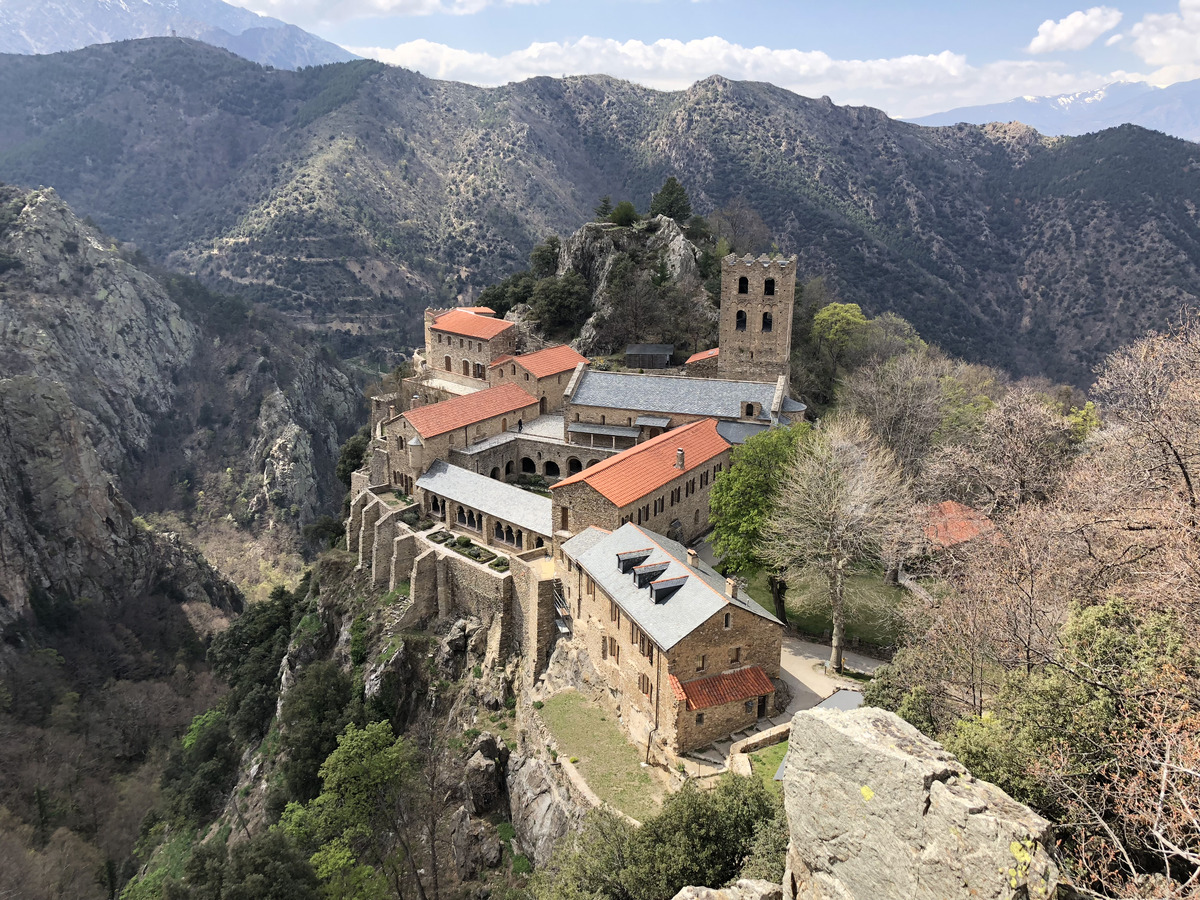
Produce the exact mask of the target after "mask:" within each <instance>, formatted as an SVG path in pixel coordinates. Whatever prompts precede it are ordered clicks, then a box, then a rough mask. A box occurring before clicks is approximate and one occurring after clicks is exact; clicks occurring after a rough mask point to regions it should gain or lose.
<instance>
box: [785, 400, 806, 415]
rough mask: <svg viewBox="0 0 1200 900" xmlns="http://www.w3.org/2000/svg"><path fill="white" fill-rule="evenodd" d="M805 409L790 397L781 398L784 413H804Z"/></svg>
mask: <svg viewBox="0 0 1200 900" xmlns="http://www.w3.org/2000/svg"><path fill="white" fill-rule="evenodd" d="M806 409H808V407H807V406H805V405H804V404H803V403H801V402H800V401H799V400H793V399H792V398H791V397H784V398H783V411H784V412H785V413H798V412H804V411H805V410H806Z"/></svg>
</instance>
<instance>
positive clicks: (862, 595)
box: [746, 571, 904, 649]
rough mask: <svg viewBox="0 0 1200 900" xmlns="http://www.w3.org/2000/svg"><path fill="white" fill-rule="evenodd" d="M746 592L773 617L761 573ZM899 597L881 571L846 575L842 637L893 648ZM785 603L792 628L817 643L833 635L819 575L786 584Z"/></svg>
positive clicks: (826, 591) (752, 578)
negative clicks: (844, 616)
mask: <svg viewBox="0 0 1200 900" xmlns="http://www.w3.org/2000/svg"><path fill="white" fill-rule="evenodd" d="M746 589H747V591H748V592H749V594H750V596H751V597H752V598H753V599H754V600H755V602H757V603H758V605H759V606H761V607H762V608H763V609H765V610H767V612H770V613H772V614H774V612H775V606H774V602H773V601H772V599H771V588H770V585H769V584H768V582H767V574H766V573H765V572H762V571H759V572H755V573H754V574H753V575H751V576H750V577H749V578H747V579H746ZM903 598H904V591H903V589H901V588H899V587H896V586H895V585H890V584H887V583H886V582H885V581H884V578H883V572H882V571H871V572H859V573H855V574H851V575H847V576H846V600H847V610H846V638H847V639H848V640H852V641H853V640H857V641H861V642H862V643H865V644H869V645H871V646H874V647H880V648H885V649H886V648H888V647H894V646H896V641H897V639H898V638H899V634H900V618H899V612H900V604H901V602H902V601H903ZM786 604H787V619H788V624H789V625H791V627H792V628H794V629H796V631H798V632H800V633H801V634H806V635H809V636H811V637H814V638H817V639H818V640H828V639H829V635H831V634H832V633H833V620H832V618H831V617H830V614H829V586H828V585H827V584H826V583H825V580H824V579H823V578H821V576H820V575H818V574H816V573H809V574H807V575H804V576H801V577H800V578H797V579H796V580H795V581H794V582H792V583H789V585H788V593H787V600H786ZM889 611H890V613H889Z"/></svg>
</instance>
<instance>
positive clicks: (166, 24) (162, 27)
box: [0, 0, 356, 69]
mask: <svg viewBox="0 0 1200 900" xmlns="http://www.w3.org/2000/svg"><path fill="white" fill-rule="evenodd" d="M170 35H178V36H179V37H185V38H195V39H196V40H200V41H204V42H205V43H208V44H213V45H215V46H217V47H224V48H225V49H226V50H230V51H232V52H233V53H236V54H237V55H238V56H243V57H245V58H246V59H250V60H254V61H255V62H258V63H262V64H263V65H265V66H274V67H275V68H278V69H298V68H300V67H301V66H319V65H323V64H325V63H332V62H346V61H348V60H351V59H355V58H356V57H355V56H354V54H353V53H350V52H349V51H347V50H343V49H342V48H341V47H339V46H337V44H331V43H330V42H329V41H326V40H322V39H321V38H319V37H317V36H316V35H313V34H309V33H308V32H307V31H304V30H302V29H300V28H297V27H296V26H295V25H288V24H287V23H285V22H281V21H279V20H278V19H272V18H269V17H267V16H260V15H258V14H257V13H253V12H250V11H249V10H247V9H242V8H241V7H240V6H233V5H231V4H229V3H223V2H221V0H4V2H3V3H0V53H58V52H60V51H63V50H78V49H80V48H81V47H86V46H89V45H91V44H107V43H110V42H112V41H126V40H130V39H133V38H144V37H167V36H170Z"/></svg>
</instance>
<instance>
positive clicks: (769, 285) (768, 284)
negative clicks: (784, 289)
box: [763, 278, 775, 297]
mask: <svg viewBox="0 0 1200 900" xmlns="http://www.w3.org/2000/svg"><path fill="white" fill-rule="evenodd" d="M763 294H764V295H766V296H767V297H774V296H775V279H774V278H768V279H767V280H766V281H764V282H763Z"/></svg>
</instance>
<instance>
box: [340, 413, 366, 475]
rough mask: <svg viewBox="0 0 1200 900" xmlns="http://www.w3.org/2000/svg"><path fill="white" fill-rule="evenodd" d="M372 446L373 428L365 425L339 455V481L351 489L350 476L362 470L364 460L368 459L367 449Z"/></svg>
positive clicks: (343, 445) (343, 446)
mask: <svg viewBox="0 0 1200 900" xmlns="http://www.w3.org/2000/svg"><path fill="white" fill-rule="evenodd" d="M369 446H371V427H370V426H369V425H364V426H363V427H362V428H360V429H358V431H356V432H355V433H354V436H353V437H351V438H350V439H349V440H348V441H346V443H344V444H342V449H341V452H340V453H338V461H337V470H336V472H337V477H338V481H340V482H341V483H342V484H344V485H345V486H346V489H347V490H349V489H350V476H351V475H352V474H353V473H355V472H357V471H358V470H359V469H361V468H362V464H363V459H365V458H366V455H367V448H368V447H369Z"/></svg>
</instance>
